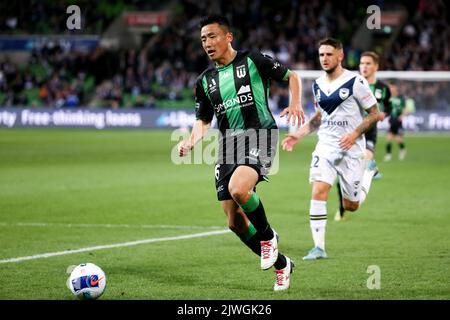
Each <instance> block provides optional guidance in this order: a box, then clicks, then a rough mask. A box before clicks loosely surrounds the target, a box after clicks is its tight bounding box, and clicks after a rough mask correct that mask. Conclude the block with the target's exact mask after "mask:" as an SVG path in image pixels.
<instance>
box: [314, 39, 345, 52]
mask: <svg viewBox="0 0 450 320" xmlns="http://www.w3.org/2000/svg"><path fill="white" fill-rule="evenodd" d="M320 46H332V47H333V48H335V49H339V50H342V42H341V41H339V40H337V39H334V38H325V39H322V40H320V41H319V44H318V46H317V47H318V48H320Z"/></svg>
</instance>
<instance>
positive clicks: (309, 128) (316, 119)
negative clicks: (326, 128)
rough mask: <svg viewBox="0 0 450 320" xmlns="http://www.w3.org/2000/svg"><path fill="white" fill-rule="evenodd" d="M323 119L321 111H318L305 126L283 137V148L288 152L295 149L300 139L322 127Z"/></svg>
mask: <svg viewBox="0 0 450 320" xmlns="http://www.w3.org/2000/svg"><path fill="white" fill-rule="evenodd" d="M321 120H322V115H321V113H320V112H316V113H315V114H314V116H313V117H312V118H311V119H309V121H308V122H307V123H306V124H305V125H304V126H302V127H300V128H299V129H298V130H297V131H296V132H294V133H289V134H287V135H286V137H285V138H284V139H283V142H282V143H281V146H282V147H283V150H285V151H288V152H291V151H292V150H294V146H295V145H296V144H297V142H299V141H300V139H302V138H303V137H304V136H306V135H308V134H310V133H311V132H314V131H315V130H316V129H317V128H319V127H320V122H321Z"/></svg>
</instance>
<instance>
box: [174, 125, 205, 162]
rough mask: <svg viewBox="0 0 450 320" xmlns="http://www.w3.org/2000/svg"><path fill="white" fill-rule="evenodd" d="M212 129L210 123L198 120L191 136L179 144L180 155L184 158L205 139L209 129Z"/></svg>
mask: <svg viewBox="0 0 450 320" xmlns="http://www.w3.org/2000/svg"><path fill="white" fill-rule="evenodd" d="M210 127H211V123H210V122H204V121H203V120H197V121H195V123H194V126H193V127H192V131H191V136H190V137H189V138H188V139H185V140H183V141H181V142H180V143H179V144H178V155H179V156H180V157H184V156H186V155H188V154H189V152H190V151H191V150H192V148H194V146H195V144H196V143H197V142H199V141H200V140H202V139H203V137H204V136H205V134H206V132H207V131H208V129H209V128H210Z"/></svg>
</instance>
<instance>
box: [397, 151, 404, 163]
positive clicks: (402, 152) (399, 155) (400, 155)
mask: <svg viewBox="0 0 450 320" xmlns="http://www.w3.org/2000/svg"><path fill="white" fill-rule="evenodd" d="M405 157H406V149H402V150H400V152H399V153H398V159H399V160H400V161H403V160H405Z"/></svg>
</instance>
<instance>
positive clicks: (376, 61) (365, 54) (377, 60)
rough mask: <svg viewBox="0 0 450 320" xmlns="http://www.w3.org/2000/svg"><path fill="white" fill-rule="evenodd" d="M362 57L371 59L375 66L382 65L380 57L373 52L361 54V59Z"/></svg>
mask: <svg viewBox="0 0 450 320" xmlns="http://www.w3.org/2000/svg"><path fill="white" fill-rule="evenodd" d="M362 57H371V58H372V59H373V62H375V64H379V63H380V56H379V55H378V54H376V53H375V52H373V51H364V52H363V53H361V58H362Z"/></svg>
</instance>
